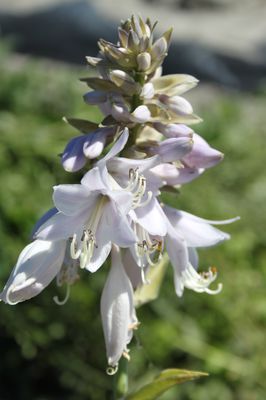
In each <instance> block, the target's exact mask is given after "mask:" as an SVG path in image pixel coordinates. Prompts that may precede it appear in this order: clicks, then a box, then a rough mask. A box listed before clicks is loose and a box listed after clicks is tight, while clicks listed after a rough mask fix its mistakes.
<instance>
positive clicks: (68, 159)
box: [62, 135, 87, 172]
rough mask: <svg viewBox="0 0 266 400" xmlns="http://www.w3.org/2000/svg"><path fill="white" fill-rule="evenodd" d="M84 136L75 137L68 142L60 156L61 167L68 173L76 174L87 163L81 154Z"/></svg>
mask: <svg viewBox="0 0 266 400" xmlns="http://www.w3.org/2000/svg"><path fill="white" fill-rule="evenodd" d="M85 140H86V136H85V135H82V136H77V137H74V138H73V139H71V140H70V142H68V144H67V145H66V148H65V150H64V152H63V155H62V165H63V167H64V169H65V170H66V171H68V172H76V171H78V170H80V169H81V168H83V167H84V165H85V164H86V162H87V159H86V157H85V155H84V154H83V145H84V142H85Z"/></svg>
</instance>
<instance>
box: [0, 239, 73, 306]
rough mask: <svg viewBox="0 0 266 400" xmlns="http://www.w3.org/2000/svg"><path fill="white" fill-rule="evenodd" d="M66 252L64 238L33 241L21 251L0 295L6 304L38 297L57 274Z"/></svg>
mask: <svg viewBox="0 0 266 400" xmlns="http://www.w3.org/2000/svg"><path fill="white" fill-rule="evenodd" d="M65 251H66V241H64V240H62V241H56V242H53V241H45V240H35V241H34V242H32V243H30V244H29V245H28V246H26V247H25V248H24V250H22V252H21V253H20V256H19V258H18V261H17V263H16V265H15V267H14V269H13V271H12V272H11V275H10V277H9V279H8V281H7V283H6V285H5V287H4V290H3V292H2V293H1V294H0V299H1V300H3V301H4V302H5V303H8V304H11V305H13V304H17V303H19V302H21V301H25V300H28V299H31V298H32V297H34V296H37V294H39V293H40V292H41V291H42V290H43V289H44V288H45V287H46V286H48V285H49V283H50V282H51V281H52V280H53V279H54V278H55V277H56V275H57V274H58V273H59V271H60V269H61V266H62V263H63V260H64V257H65Z"/></svg>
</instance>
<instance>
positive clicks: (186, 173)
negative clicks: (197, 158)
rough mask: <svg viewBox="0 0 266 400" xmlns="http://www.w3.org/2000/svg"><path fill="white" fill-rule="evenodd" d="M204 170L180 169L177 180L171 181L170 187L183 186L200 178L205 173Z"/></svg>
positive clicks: (169, 182)
mask: <svg viewBox="0 0 266 400" xmlns="http://www.w3.org/2000/svg"><path fill="white" fill-rule="evenodd" d="M204 171H205V170H204V168H189V167H184V168H178V176H177V177H176V178H174V177H173V178H172V179H171V180H170V179H169V181H168V185H183V184H184V183H188V182H191V181H193V179H196V178H198V177H199V176H200V175H201V174H202V173H203V172H204Z"/></svg>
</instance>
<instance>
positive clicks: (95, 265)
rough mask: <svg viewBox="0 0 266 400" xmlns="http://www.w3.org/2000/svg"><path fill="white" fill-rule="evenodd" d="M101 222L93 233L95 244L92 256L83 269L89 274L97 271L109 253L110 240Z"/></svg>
mask: <svg viewBox="0 0 266 400" xmlns="http://www.w3.org/2000/svg"><path fill="white" fill-rule="evenodd" d="M103 221H104V220H103V219H101V221H100V223H99V225H98V228H97V230H96V233H95V239H96V244H95V248H94V251H93V256H92V258H91V259H90V262H89V263H88V264H87V265H86V267H85V268H86V269H87V270H88V271H90V272H95V271H97V270H98V269H99V268H100V267H101V266H102V265H103V263H104V262H105V261H106V259H107V257H108V255H109V254H110V251H111V247H112V244H111V240H110V237H109V235H108V232H106V230H105V223H104V222H103Z"/></svg>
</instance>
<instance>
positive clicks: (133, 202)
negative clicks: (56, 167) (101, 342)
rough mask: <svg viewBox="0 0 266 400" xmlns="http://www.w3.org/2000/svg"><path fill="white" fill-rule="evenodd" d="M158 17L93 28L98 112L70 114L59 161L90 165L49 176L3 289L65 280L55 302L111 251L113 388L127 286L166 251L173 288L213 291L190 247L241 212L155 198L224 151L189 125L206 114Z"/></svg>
mask: <svg viewBox="0 0 266 400" xmlns="http://www.w3.org/2000/svg"><path fill="white" fill-rule="evenodd" d="M155 26H156V24H152V23H151V21H150V20H149V19H147V20H143V19H142V18H141V17H136V16H132V17H131V18H130V19H128V20H126V21H124V22H122V23H121V26H120V27H119V28H118V42H117V43H115V44H113V43H110V42H108V41H106V40H103V39H100V41H99V43H98V44H99V54H98V56H97V57H87V58H86V59H87V62H88V66H89V69H90V72H91V74H90V77H89V78H83V79H82V81H83V82H84V83H85V84H86V85H87V86H88V87H89V91H88V92H87V93H85V95H84V101H85V102H86V104H87V105H88V106H91V105H96V106H98V107H99V109H100V111H101V112H102V115H103V118H102V121H101V123H100V124H99V125H97V124H95V123H93V122H91V121H87V120H81V119H75V118H65V122H67V123H69V124H70V125H71V126H72V127H74V128H75V129H77V130H78V131H79V135H78V136H75V137H73V138H72V139H71V140H70V141H69V143H67V145H66V147H65V149H64V151H63V153H62V166H63V168H64V169H65V170H66V171H67V172H70V173H71V172H75V171H79V170H81V169H84V168H87V171H86V172H85V173H84V176H83V177H82V179H81V181H80V182H77V183H76V184H69V185H68V184H66V185H58V186H55V187H54V194H53V203H54V207H53V208H52V209H51V210H49V211H48V212H47V213H45V215H44V216H43V217H42V218H41V219H40V220H39V221H38V223H37V224H36V226H35V228H34V231H33V236H32V239H33V241H32V243H31V244H29V245H28V246H27V247H26V248H25V249H24V250H23V251H22V252H21V254H20V256H19V258H18V261H17V263H16V265H15V267H14V269H13V271H12V272H11V275H10V277H9V279H8V281H7V283H6V285H5V287H4V289H3V291H2V293H1V294H0V300H2V301H4V302H5V303H8V304H11V305H14V304H17V303H18V302H21V301H24V300H28V299H30V298H32V297H34V296H36V295H37V294H39V293H40V292H41V291H42V290H43V289H44V288H45V287H46V286H48V285H49V284H50V282H51V281H52V280H53V279H54V278H55V279H56V282H57V285H58V286H62V285H63V284H64V285H66V288H67V290H66V293H67V295H66V298H65V299H63V300H59V299H58V297H57V296H55V301H56V303H57V304H60V305H62V304H64V303H65V301H66V300H67V299H68V297H69V294H70V287H71V285H72V284H74V283H75V282H76V281H77V280H78V277H79V272H81V271H88V272H89V273H95V272H96V271H98V270H99V268H100V267H102V265H104V264H105V262H106V261H107V260H110V262H109V264H111V266H110V268H109V269H108V272H107V277H106V282H105V285H104V288H103V291H102V296H101V307H100V309H101V310H100V311H101V318H102V325H103V331H104V339H105V347H106V357H107V363H108V369H107V371H108V372H109V373H110V374H113V373H115V372H117V374H116V376H115V384H114V398H115V399H117V398H121V397H122V398H123V396H124V395H125V394H126V392H127V390H128V378H127V363H128V361H129V359H130V357H129V344H130V342H131V340H132V337H133V335H134V331H135V330H136V329H137V328H138V326H139V321H138V319H137V315H136V310H135V305H134V293H136V292H139V291H140V290H141V288H145V287H147V288H148V287H149V285H150V287H152V285H153V281H152V280H153V279H155V278H154V277H157V278H156V279H158V277H160V270H159V269H160V265H161V264H160V261H161V260H162V259H163V260H166V259H167V257H169V260H170V263H171V265H172V269H173V281H174V284H173V286H174V288H175V292H176V294H177V296H178V297H181V296H182V295H183V292H184V290H185V289H190V290H193V291H195V292H197V293H208V294H218V293H219V292H220V290H221V288H222V285H221V284H218V285H217V286H215V287H213V286H212V287H210V286H211V285H213V282H214V281H215V279H216V277H217V270H216V269H214V268H209V269H208V270H207V272H199V257H198V252H197V249H198V248H202V247H209V246H213V245H216V244H218V243H220V242H223V241H224V240H228V239H229V238H230V236H229V235H228V234H227V233H224V232H222V231H220V230H219V229H217V228H216V227H215V225H219V224H228V223H231V222H233V221H235V220H236V219H229V220H225V221H210V220H206V219H203V218H199V217H196V216H194V215H192V214H190V213H189V212H187V211H182V210H179V209H178V197H177V198H176V205H175V206H176V207H175V208H173V207H169V206H167V205H165V204H163V203H162V201H161V194H162V193H163V192H167V191H171V192H172V193H177V192H181V189H182V185H184V184H187V183H189V182H191V181H192V180H193V179H196V178H197V177H199V176H200V175H201V174H203V173H204V172H205V170H207V169H208V168H212V167H214V166H215V165H217V164H218V163H219V162H220V161H221V160H222V159H223V154H222V153H221V152H220V151H218V150H216V149H213V148H212V147H211V146H210V145H209V144H208V143H207V142H206V141H205V140H204V139H203V138H202V137H201V136H199V135H198V134H197V133H196V132H194V130H193V129H192V128H191V125H192V126H194V125H195V124H196V123H198V122H200V121H201V119H200V118H199V117H198V116H197V115H196V114H195V113H194V111H193V108H192V106H191V104H190V103H189V102H188V101H187V100H186V99H185V98H184V97H183V95H184V94H185V93H186V92H187V91H188V90H191V89H192V88H194V87H195V86H196V85H197V83H198V80H197V79H196V78H194V77H192V76H190V75H185V74H172V75H166V76H162V67H161V66H162V63H163V61H164V58H165V57H166V55H167V52H168V49H169V45H170V39H171V33H172V29H169V30H168V31H167V32H165V33H164V34H163V35H162V36H161V37H159V38H158V39H154V30H155ZM107 150H108V151H107ZM167 254H168V256H167ZM163 255H164V256H163ZM162 257H163V258H162ZM164 264H165V262H164ZM154 271H155V272H154ZM158 271H159V272H158ZM162 276H163V274H161V277H162ZM161 280H162V279H161V278H159V279H158V282H160V283H161ZM153 293H158V290H157V291H156V290H154V289H153Z"/></svg>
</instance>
